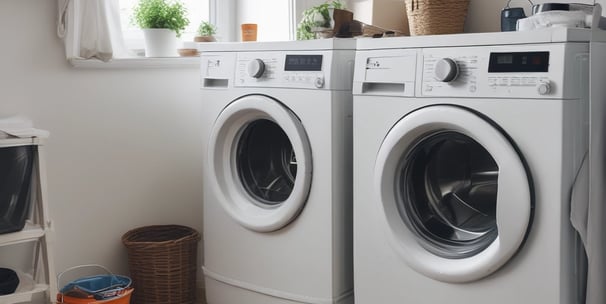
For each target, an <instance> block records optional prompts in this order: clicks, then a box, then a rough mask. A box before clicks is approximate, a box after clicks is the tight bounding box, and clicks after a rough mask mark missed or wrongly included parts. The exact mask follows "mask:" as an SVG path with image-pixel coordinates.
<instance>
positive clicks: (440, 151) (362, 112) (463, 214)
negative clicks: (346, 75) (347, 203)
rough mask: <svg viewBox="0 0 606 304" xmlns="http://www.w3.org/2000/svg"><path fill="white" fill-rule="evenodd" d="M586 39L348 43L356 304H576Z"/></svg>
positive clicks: (581, 258) (579, 297)
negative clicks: (574, 215)
mask: <svg viewBox="0 0 606 304" xmlns="http://www.w3.org/2000/svg"><path fill="white" fill-rule="evenodd" d="M590 37H591V34H590V31H589V30H583V29H564V28H558V29H546V30H540V31H534V32H525V33H520V32H513V33H489V34H465V35H444V36H440V37H439V39H437V38H436V37H435V36H433V37H431V36H428V37H411V38H390V39H382V40H366V39H361V40H359V41H358V47H357V48H358V51H357V53H356V68H355V73H354V86H353V91H354V278H355V297H356V303H357V304H374V303H415V304H436V303H457V304H480V303H492V304H506V303H507V304H510V303H549V304H556V303H557V304H572V303H579V304H580V303H585V302H584V295H585V283H586V262H585V261H586V259H585V253H584V249H583V245H582V243H581V240H580V238H579V237H578V234H577V233H576V231H575V230H574V229H573V226H572V225H571V222H570V219H569V218H570V213H571V206H573V205H575V204H576V203H577V202H575V201H574V200H573V201H572V202H571V197H577V196H578V195H576V194H575V192H579V191H584V189H586V188H587V184H586V179H584V178H579V176H580V175H584V174H586V171H584V170H581V168H582V167H584V166H583V164H584V160H585V159H586V157H587V153H588V146H589V139H588V138H589V131H588V128H589V110H588V109H589V105H588V92H589V90H588V84H589V79H588V78H589V64H588V62H589V43H588V42H589V40H590ZM581 180H585V184H581V183H582V182H581Z"/></svg>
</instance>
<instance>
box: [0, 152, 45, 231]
mask: <svg viewBox="0 0 606 304" xmlns="http://www.w3.org/2000/svg"><path fill="white" fill-rule="evenodd" d="M35 149H36V147H35V146H33V145H28V146H15V147H6V148H0V234H3V233H9V232H15V231H20V230H22V229H23V227H24V226H25V220H26V219H27V216H28V213H29V210H30V205H31V201H32V191H31V188H32V172H33V166H34V155H35V153H34V152H35Z"/></svg>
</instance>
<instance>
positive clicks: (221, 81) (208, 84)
mask: <svg viewBox="0 0 606 304" xmlns="http://www.w3.org/2000/svg"><path fill="white" fill-rule="evenodd" d="M228 83H229V80H228V79H225V78H204V83H203V84H202V85H203V86H204V87H205V88H227V85H228Z"/></svg>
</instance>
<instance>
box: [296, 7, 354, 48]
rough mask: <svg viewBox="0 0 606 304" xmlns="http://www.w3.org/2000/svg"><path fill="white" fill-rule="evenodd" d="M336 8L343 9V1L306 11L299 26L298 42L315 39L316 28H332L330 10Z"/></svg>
mask: <svg viewBox="0 0 606 304" xmlns="http://www.w3.org/2000/svg"><path fill="white" fill-rule="evenodd" d="M335 8H336V9H343V8H345V4H344V3H343V2H342V1H341V0H333V1H330V2H328V1H327V2H325V3H322V4H320V5H317V6H313V7H310V8H308V9H306V10H304V11H303V17H302V18H301V22H299V25H298V26H297V40H309V39H315V38H316V34H315V33H314V32H313V29H314V28H330V26H331V25H330V21H331V20H332V16H331V15H330V10H331V9H335Z"/></svg>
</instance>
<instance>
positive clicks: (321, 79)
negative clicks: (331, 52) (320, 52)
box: [314, 77, 324, 89]
mask: <svg viewBox="0 0 606 304" xmlns="http://www.w3.org/2000/svg"><path fill="white" fill-rule="evenodd" d="M314 85H315V86H316V88H318V89H321V88H323V87H324V77H316V80H314Z"/></svg>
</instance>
